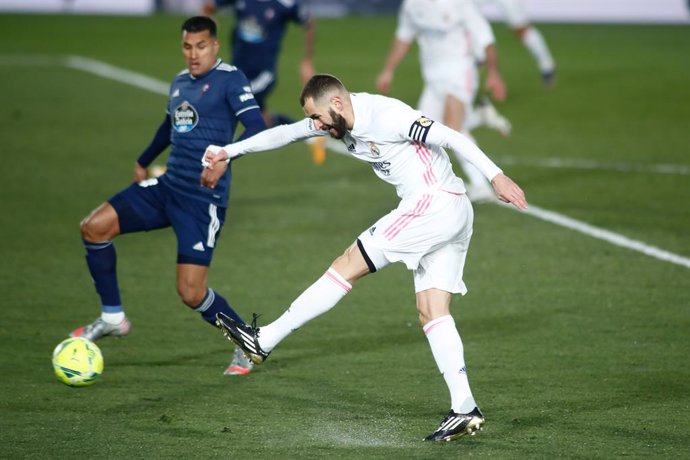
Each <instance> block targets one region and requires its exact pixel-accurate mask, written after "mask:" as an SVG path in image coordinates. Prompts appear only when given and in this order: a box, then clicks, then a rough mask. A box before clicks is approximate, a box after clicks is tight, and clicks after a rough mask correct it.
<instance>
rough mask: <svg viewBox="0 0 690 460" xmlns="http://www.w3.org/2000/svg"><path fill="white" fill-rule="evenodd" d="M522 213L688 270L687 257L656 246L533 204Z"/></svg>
mask: <svg viewBox="0 0 690 460" xmlns="http://www.w3.org/2000/svg"><path fill="white" fill-rule="evenodd" d="M505 206H510V207H511V208H513V209H515V208H514V207H513V206H512V205H505ZM522 212H524V213H526V214H529V215H531V216H533V217H536V218H537V219H540V220H543V221H546V222H551V223H552V224H556V225H560V226H561V227H565V228H569V229H571V230H575V231H577V232H580V233H583V234H585V235H588V236H591V237H593V238H597V239H599V240H603V241H606V242H608V243H611V244H613V245H615V246H620V247H623V248H627V249H631V250H633V251H637V252H640V253H642V254H645V255H647V256H650V257H654V258H655V259H659V260H663V261H665V262H670V263H672V264H676V265H681V266H683V267H686V268H690V258H688V257H683V256H680V255H678V254H674V253H672V252H669V251H666V250H664V249H660V248H657V247H656V246H652V245H649V244H647V243H643V242H641V241H637V240H633V239H631V238H628V237H627V236H623V235H620V234H618V233H614V232H612V231H609V230H604V229H603V228H599V227H595V226H593V225H590V224H587V223H584V222H581V221H579V220H575V219H573V218H571V217H567V216H564V215H563V214H559V213H557V212H553V211H549V210H547V209H542V208H540V207H538V206H534V205H533V204H530V205H529V207H528V208H527V209H526V210H524V211H522Z"/></svg>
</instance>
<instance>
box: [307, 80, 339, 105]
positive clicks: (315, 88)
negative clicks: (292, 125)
mask: <svg viewBox="0 0 690 460" xmlns="http://www.w3.org/2000/svg"><path fill="white" fill-rule="evenodd" d="M332 90H336V91H338V92H344V91H345V85H343V82H341V81H340V80H338V79H337V78H336V77H334V76H333V75H329V74H326V73H320V74H316V75H314V76H313V77H311V78H310V79H309V81H308V82H307V84H306V85H304V88H303V89H302V94H301V95H300V97H299V103H300V104H301V105H302V107H304V102H305V100H306V99H309V98H311V99H313V100H315V101H316V100H317V99H319V98H321V97H323V96H324V95H325V94H327V93H328V92H330V91H332Z"/></svg>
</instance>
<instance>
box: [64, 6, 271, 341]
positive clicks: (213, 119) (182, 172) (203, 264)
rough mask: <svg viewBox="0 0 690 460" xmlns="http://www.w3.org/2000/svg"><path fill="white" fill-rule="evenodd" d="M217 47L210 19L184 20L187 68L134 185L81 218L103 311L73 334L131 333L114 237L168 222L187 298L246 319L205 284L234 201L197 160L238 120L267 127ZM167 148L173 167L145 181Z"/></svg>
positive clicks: (255, 128)
mask: <svg viewBox="0 0 690 460" xmlns="http://www.w3.org/2000/svg"><path fill="white" fill-rule="evenodd" d="M219 49H220V44H219V42H218V39H217V33H216V24H215V22H214V21H213V20H212V19H210V18H207V17H203V16H197V17H192V18H189V19H188V20H186V21H185V22H184V24H183V25H182V54H183V55H184V60H185V64H186V67H187V68H186V69H185V70H184V71H182V72H180V73H179V74H178V75H177V76H176V77H175V79H174V80H173V82H172V85H171V86H170V97H169V100H168V106H167V112H166V116H165V118H164V120H163V122H162V123H161V125H160V127H159V128H158V130H157V132H156V134H155V136H154V138H153V140H152V142H151V144H150V145H149V146H148V147H147V148H146V150H144V152H143V153H142V154H141V156H140V157H139V158H138V159H137V161H136V163H135V167H134V178H135V183H134V184H132V185H130V186H129V187H127V188H125V189H124V190H122V191H120V192H119V193H117V194H116V195H114V196H113V197H112V198H110V199H109V200H108V201H107V202H105V203H103V204H101V205H100V206H98V207H97V208H96V209H95V210H93V211H92V212H91V214H89V216H88V217H86V218H85V219H84V220H83V221H82V222H81V235H82V239H83V241H84V246H85V248H86V261H87V265H88V268H89V271H90V273H91V276H92V278H93V280H94V283H95V285H96V290H97V291H98V294H99V295H100V298H101V303H102V314H101V316H100V317H99V318H98V319H97V320H96V321H94V322H93V323H91V324H89V325H86V326H83V327H80V328H78V329H76V330H75V331H73V332H72V333H71V335H72V336H73V337H75V336H78V337H86V338H88V339H90V340H97V339H99V338H101V337H104V336H124V335H127V334H128V333H129V330H130V322H129V320H128V319H127V317H126V316H125V313H124V310H123V307H122V302H121V300H120V292H119V287H118V281H117V273H116V253H115V247H114V245H113V242H112V239H113V238H115V237H116V236H117V235H120V234H125V233H133V232H141V231H149V230H155V229H159V228H167V227H172V228H173V230H174V231H175V234H176V236H177V291H178V293H179V295H180V298H181V299H182V301H183V302H184V303H185V304H186V305H187V306H189V307H191V308H193V309H195V310H196V311H198V312H199V313H200V314H201V316H202V318H203V319H204V320H206V321H207V322H209V323H211V324H214V321H215V317H216V313H218V312H223V313H225V314H228V315H230V316H231V317H233V318H236V319H238V320H240V321H241V318H240V317H239V316H238V315H237V314H236V313H235V311H234V310H233V309H232V308H231V307H230V306H229V305H228V303H227V301H226V300H225V299H224V298H223V297H222V296H221V295H220V294H218V293H217V292H215V291H214V290H213V289H210V288H208V286H207V281H208V267H209V265H210V263H211V258H212V256H213V249H214V247H215V243H216V238H217V236H218V234H219V232H220V230H221V228H222V226H223V222H224V220H225V212H226V208H227V206H228V199H229V191H230V181H231V173H230V171H228V173H227V174H225V175H224V176H223V178H222V179H221V181H220V182H222V184H221V185H220V186H219V187H218V188H216V189H215V190H214V191H209V189H207V188H204V187H201V186H200V185H199V174H201V170H202V168H201V165H199V158H200V157H201V155H203V153H204V151H205V149H206V146H207V145H208V144H209V143H214V142H215V143H221V142H232V141H233V138H234V134H235V128H236V127H237V122H238V120H239V121H240V122H242V124H243V125H244V127H245V132H244V134H243V136H244V137H248V136H251V135H252V134H255V133H257V132H259V131H261V130H263V129H265V128H266V124H265V123H264V120H263V118H262V117H261V111H260V109H259V106H258V104H257V103H256V101H255V100H254V95H253V94H252V92H251V89H250V86H249V82H248V81H247V78H246V77H245V76H244V74H243V73H242V72H241V71H238V70H237V69H236V68H235V67H233V66H231V65H228V64H225V63H223V62H222V61H221V60H220V59H218V51H219ZM168 146H170V147H171V149H170V157H169V160H168V163H167V172H166V173H165V174H163V175H162V176H160V177H159V178H153V179H148V180H146V176H147V167H148V166H149V165H150V164H151V162H152V161H153V160H154V159H155V158H156V157H157V156H158V155H159V154H160V153H161V152H162V151H163V150H165V148H166V147H168Z"/></svg>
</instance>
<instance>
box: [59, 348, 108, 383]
mask: <svg viewBox="0 0 690 460" xmlns="http://www.w3.org/2000/svg"><path fill="white" fill-rule="evenodd" d="M53 369H54V370H55V375H57V378H58V379H60V381H61V382H62V383H64V384H65V385H69V386H72V387H84V386H87V385H91V384H92V383H93V382H95V381H96V379H98V377H100V376H101V374H102V373H103V354H102V353H101V350H100V348H98V346H96V344H95V343H93V342H92V341H90V340H88V339H85V338H83V337H70V338H69V339H65V340H63V341H62V342H60V343H59V344H58V346H57V347H55V351H53Z"/></svg>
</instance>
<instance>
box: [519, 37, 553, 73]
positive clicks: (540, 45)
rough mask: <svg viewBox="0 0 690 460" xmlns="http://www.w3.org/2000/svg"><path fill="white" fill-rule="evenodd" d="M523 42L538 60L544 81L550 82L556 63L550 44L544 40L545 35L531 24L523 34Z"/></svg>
mask: <svg viewBox="0 0 690 460" xmlns="http://www.w3.org/2000/svg"><path fill="white" fill-rule="evenodd" d="M522 43H523V44H524V45H525V47H526V48H527V49H528V50H529V52H530V54H532V57H534V59H535V60H536V61H537V65H538V66H539V71H540V72H541V75H542V78H543V79H544V82H545V83H546V84H549V83H550V81H547V80H551V79H553V73H554V72H555V70H556V63H555V62H554V60H553V56H552V55H551V50H549V46H548V45H547V44H546V40H544V36H543V35H542V34H541V32H539V30H538V29H537V28H536V27H534V26H530V27H528V28H527V30H526V31H525V32H524V33H523V34H522Z"/></svg>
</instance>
